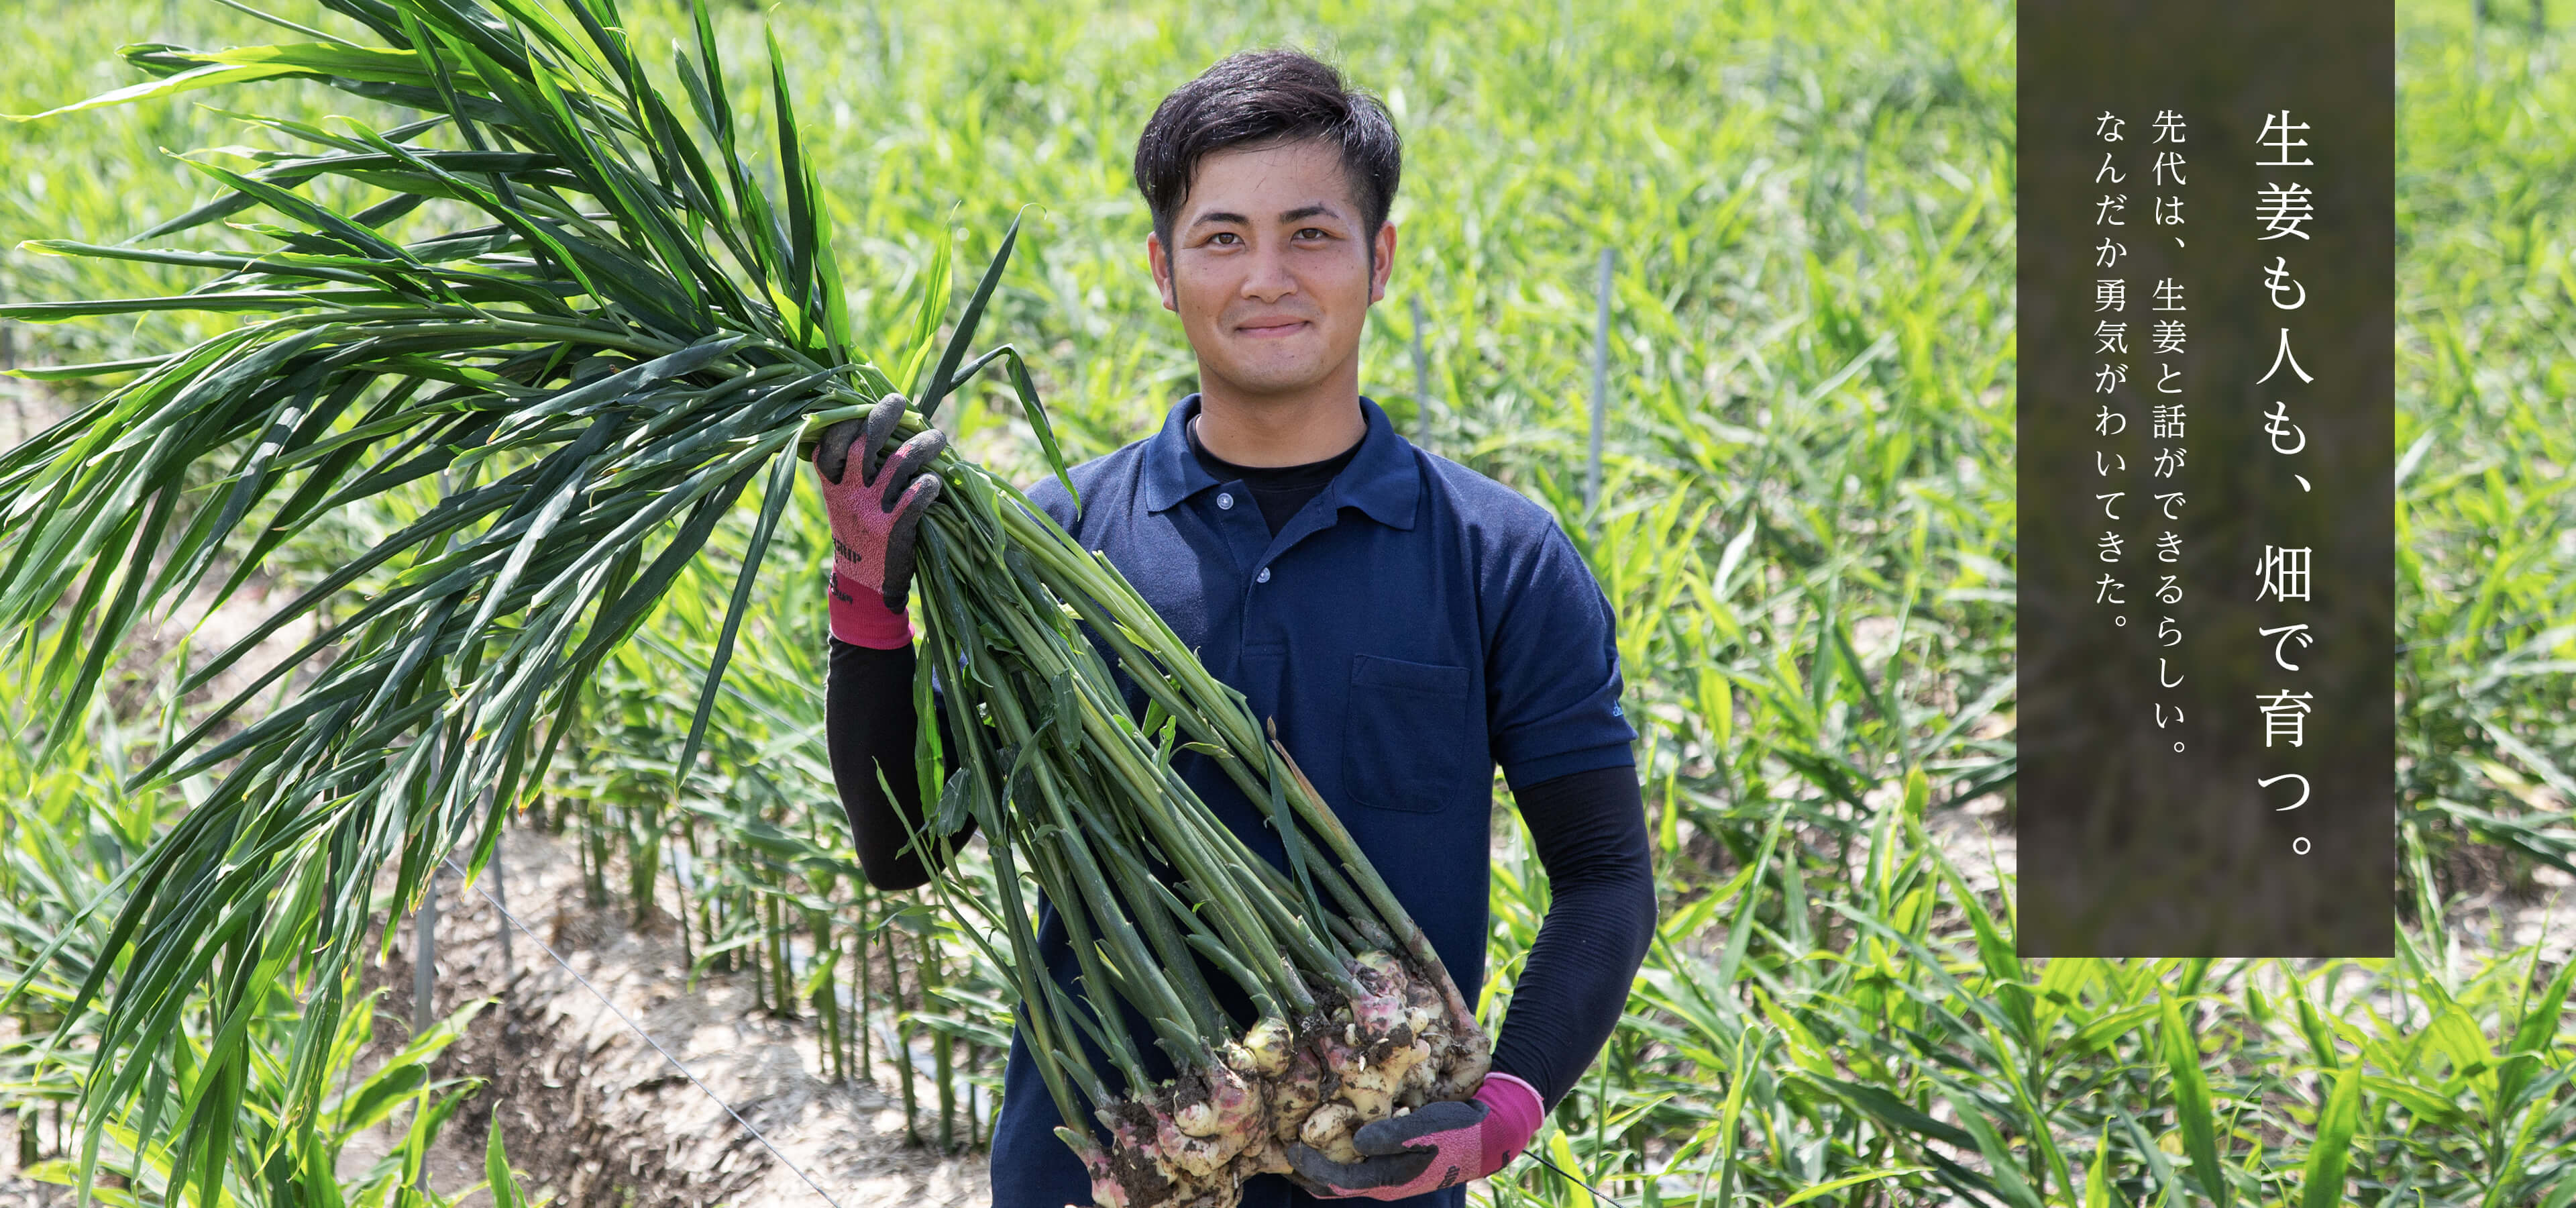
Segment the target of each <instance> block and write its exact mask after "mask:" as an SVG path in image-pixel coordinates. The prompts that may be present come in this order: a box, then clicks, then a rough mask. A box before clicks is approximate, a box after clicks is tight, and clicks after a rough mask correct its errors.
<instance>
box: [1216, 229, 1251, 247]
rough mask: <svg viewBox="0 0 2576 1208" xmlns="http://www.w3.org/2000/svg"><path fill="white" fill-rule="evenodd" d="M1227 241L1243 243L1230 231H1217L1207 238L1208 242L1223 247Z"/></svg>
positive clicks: (1239, 237)
mask: <svg viewBox="0 0 2576 1208" xmlns="http://www.w3.org/2000/svg"><path fill="white" fill-rule="evenodd" d="M1227 240H1232V241H1234V242H1236V243H1241V242H1243V238H1242V236H1239V235H1237V234H1235V233H1234V232H1232V231H1218V232H1217V233H1216V234H1213V235H1210V236H1208V242H1210V243H1214V244H1219V245H1223V244H1224V243H1225V242H1226V241H1227Z"/></svg>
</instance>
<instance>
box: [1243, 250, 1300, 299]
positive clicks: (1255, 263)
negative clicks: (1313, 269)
mask: <svg viewBox="0 0 2576 1208" xmlns="http://www.w3.org/2000/svg"><path fill="white" fill-rule="evenodd" d="M1286 251H1287V249H1286V248H1285V247H1284V246H1282V245H1280V244H1278V243H1265V244H1263V245H1262V246H1260V247H1258V248H1255V249H1253V253H1252V271H1251V272H1249V273H1246V274H1245V275H1244V278H1243V296H1244V297H1246V298H1250V299H1255V300H1257V301H1260V302H1263V303H1265V304H1266V303H1271V302H1276V301H1278V300H1279V299H1281V298H1284V297H1286V296H1288V295H1289V294H1292V293H1295V292H1296V290H1297V279H1296V278H1295V277H1294V276H1292V275H1290V274H1289V272H1288V257H1287V254H1286Z"/></svg>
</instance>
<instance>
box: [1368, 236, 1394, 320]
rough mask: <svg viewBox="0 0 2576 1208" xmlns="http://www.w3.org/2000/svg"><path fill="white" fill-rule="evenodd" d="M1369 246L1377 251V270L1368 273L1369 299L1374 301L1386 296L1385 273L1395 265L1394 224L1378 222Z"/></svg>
mask: <svg viewBox="0 0 2576 1208" xmlns="http://www.w3.org/2000/svg"><path fill="white" fill-rule="evenodd" d="M1369 246H1370V247H1371V248H1372V249H1374V250H1375V251H1376V253H1377V271H1376V272H1373V273H1371V274H1369V301H1370V302H1371V303H1375V302H1378V301H1379V300H1381V299H1383V298H1385V297H1386V277H1387V273H1388V272H1389V271H1390V270H1392V269H1394V267H1395V224H1394V223H1392V222H1384V223H1380V224H1378V228H1377V234H1376V235H1375V236H1374V237H1372V238H1371V239H1370V240H1369Z"/></svg>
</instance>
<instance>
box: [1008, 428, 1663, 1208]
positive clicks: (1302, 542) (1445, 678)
mask: <svg viewBox="0 0 2576 1208" xmlns="http://www.w3.org/2000/svg"><path fill="white" fill-rule="evenodd" d="M1359 407H1360V410H1361V412H1362V414H1363V415H1364V417H1365V418H1366V420H1367V423H1368V432H1367V435H1366V436H1364V437H1362V438H1361V441H1360V445H1359V448H1358V451H1357V452H1356V453H1355V454H1353V456H1352V458H1351V461H1350V463H1349V464H1348V465H1347V466H1345V467H1344V468H1343V469H1342V472H1341V473H1340V474H1339V475H1337V476H1335V478H1334V479H1333V481H1332V482H1331V483H1329V484H1327V485H1326V486H1325V487H1324V489H1323V490H1322V491H1320V492H1318V493H1317V494H1316V496H1315V497H1314V498H1313V499H1311V500H1309V501H1308V502H1307V504H1306V506H1305V507H1304V508H1303V509H1302V510H1301V511H1299V512H1298V513H1297V514H1296V515H1295V516H1293V517H1291V518H1290V519H1289V520H1288V522H1287V524H1286V525H1285V526H1283V527H1282V528H1281V529H1280V530H1279V532H1278V534H1277V535H1276V536H1273V535H1272V534H1271V532H1270V529H1269V526H1268V525H1267V524H1266V523H1264V521H1263V520H1262V517H1261V512H1260V509H1259V507H1258V506H1257V505H1256V504H1255V502H1254V500H1253V497H1252V495H1251V492H1250V491H1249V490H1248V489H1247V488H1246V487H1245V485H1244V484H1243V483H1242V482H1240V481H1234V482H1220V481H1218V480H1217V479H1216V478H1215V477H1214V476H1213V475H1211V474H1209V473H1208V471H1207V470H1206V469H1205V468H1203V467H1202V466H1201V465H1200V464H1199V461H1198V459H1197V458H1196V457H1195V456H1193V455H1192V453H1191V451H1190V447H1189V443H1188V439H1187V437H1186V435H1185V434H1184V425H1186V424H1187V423H1188V422H1189V420H1190V418H1191V417H1192V416H1194V415H1196V414H1197V413H1198V410H1199V396H1198V395H1196V394H1192V395H1190V396H1188V397H1186V398H1184V399H1182V400H1181V401H1180V402H1179V403H1178V404H1176V405H1175V406H1173V408H1172V410H1171V413H1170V414H1169V415H1168V416H1167V417H1166V418H1165V420H1164V422H1163V427H1162V429H1161V430H1160V431H1159V432H1157V433H1155V434H1154V435H1152V436H1150V437H1147V438H1145V439H1144V440H1140V441H1138V442H1136V443H1134V444H1131V445H1128V446H1126V447H1125V448H1122V449H1119V450H1118V451H1116V452H1114V453H1110V454H1108V455H1107V456H1104V457H1100V458H1095V459H1093V460H1091V461H1088V462H1084V463H1083V464H1081V465H1079V466H1076V467H1073V469H1072V471H1071V474H1070V477H1071V478H1072V479H1073V482H1074V485H1075V486H1076V487H1077V488H1079V489H1080V491H1081V493H1082V507H1081V511H1080V513H1079V514H1078V515H1077V514H1076V512H1075V510H1074V505H1073V500H1072V499H1071V498H1070V497H1069V496H1068V495H1067V494H1066V492H1065V490H1064V488H1063V486H1062V485H1061V484H1059V483H1057V482H1056V481H1055V480H1054V479H1053V478H1051V477H1050V478H1047V479H1045V480H1043V481H1041V482H1040V483H1039V484H1038V485H1037V486H1036V487H1034V488H1032V489H1031V490H1030V491H1029V492H1028V494H1029V497H1030V499H1031V501H1032V502H1035V503H1036V504H1038V505H1039V506H1040V507H1042V508H1044V509H1045V510H1046V512H1047V514H1048V515H1050V516H1052V517H1054V518H1055V521H1056V522H1057V523H1058V524H1060V525H1062V526H1064V528H1065V530H1066V531H1067V532H1068V533H1071V534H1072V535H1073V536H1074V538H1075V539H1076V540H1078V541H1079V542H1080V543H1081V544H1082V545H1083V547H1084V548H1086V549H1094V550H1099V551H1101V552H1102V553H1103V554H1105V555H1106V556H1107V558H1108V559H1109V561H1110V563H1111V564H1112V565H1114V566H1116V567H1117V568H1118V570H1119V572H1120V573H1121V574H1123V575H1125V576H1126V577H1127V580H1128V581H1129V582H1130V583H1132V584H1134V585H1135V587H1136V590H1137V591H1138V592H1139V593H1141V594H1142V595H1143V596H1144V598H1145V600H1146V601H1147V602H1148V603H1150V604H1152V605H1153V607H1154V610H1155V611H1156V612H1157V613H1160V614H1161V615H1162V617H1163V619H1164V620H1165V622H1167V623H1168V624H1170V626H1171V627H1172V631H1173V632H1174V633H1175V634H1177V635H1178V636H1179V637H1180V639H1181V641H1182V642H1183V643H1184V644H1186V645H1188V646H1189V647H1190V648H1192V649H1194V650H1196V651H1197V652H1198V655H1199V660H1200V662H1202V663H1203V664H1205V665H1206V667H1207V669H1208V671H1209V672H1210V673H1211V674H1212V675H1214V676H1215V677H1216V678H1217V679H1219V680H1221V681H1223V682H1224V683H1226V684H1227V685H1229V686H1231V687H1233V688H1234V689H1236V690H1237V691H1240V692H1242V693H1243V694H1244V697H1245V699H1246V700H1247V701H1248V702H1249V703H1250V705H1251V707H1252V710H1253V714H1254V716H1256V717H1259V718H1262V719H1264V720H1275V721H1276V723H1277V725H1278V733H1279V738H1280V741H1281V742H1282V744H1284V745H1285V746H1286V747H1287V748H1288V753H1289V754H1290V755H1291V756H1292V757H1294V758H1295V759H1296V761H1297V764H1298V766H1299V767H1300V768H1302V769H1303V770H1304V771H1305V773H1306V775H1307V777H1308V778H1309V779H1311V780H1312V781H1313V782H1314V785H1315V788H1316V790H1317V791H1318V792H1319V793H1320V794H1322V796H1323V798H1324V800H1325V801H1326V802H1327V803H1328V804H1329V805H1331V806H1332V808H1333V811H1334V813H1335V814H1336V815H1337V816H1338V817H1339V818H1340V819H1341V820H1342V822H1343V824H1344V825H1345V826H1347V827H1348V828H1349V829H1350V832H1351V835H1352V837H1353V838H1354V839H1355V840H1356V841H1357V842H1358V843H1359V845H1360V848H1361V850H1362V851H1363V852H1364V853H1365V854H1366V855H1367V856H1368V858H1369V861H1370V863H1371V864H1372V865H1374V866H1375V867H1376V868H1377V870H1378V872H1379V874H1380V875H1381V876H1383V877H1385V879H1386V881H1387V884H1388V886H1389V888H1390V889H1392V890H1393V892H1394V893H1395V895H1396V897H1397V899H1398V900H1399V901H1401V902H1402V903H1403V904H1404V908H1405V910H1406V911H1407V912H1409V913H1411V914H1412V916H1413V918H1414V921H1415V922H1416V923H1417V924H1419V925H1420V926H1421V927H1422V929H1423V932H1424V934H1425V935H1426V936H1427V937H1428V938H1429V939H1430V941H1431V944H1432V947H1433V948H1434V949H1435V950H1437V951H1438V952H1439V954H1440V959H1441V961H1442V962H1443V963H1444V964H1445V965H1447V966H1448V970H1449V975H1450V977H1451V978H1453V979H1454V980H1455V981H1456V982H1457V983H1458V988H1459V990H1460V992H1461V993H1462V994H1464V995H1465V996H1466V999H1467V1001H1468V1002H1470V1003H1473V1002H1474V1001H1476V996H1477V993H1478V991H1479V989H1480V988H1481V987H1482V985H1483V984H1484V971H1485V969H1484V958H1485V938H1486V929H1487V914H1486V906H1487V895H1488V871H1489V860H1490V857H1489V848H1488V842H1489V834H1490V831H1489V827H1490V825H1491V811H1492V806H1493V777H1494V770H1495V769H1496V768H1497V767H1500V768H1501V769H1502V772H1503V776H1504V779H1505V780H1506V781H1507V782H1508V783H1510V784H1511V785H1513V786H1514V787H1516V788H1517V787H1520V786H1525V785H1531V784H1536V783H1539V782H1541V781H1545V780H1550V779H1553V778H1555V777H1558V776H1565V775H1569V774H1572V773H1575V772H1587V771H1592V770H1595V769H1599V768H1607V767H1618V766H1624V765H1629V764H1633V763H1634V762H1635V756H1634V753H1633V752H1632V750H1631V749H1630V744H1631V743H1632V742H1634V741H1635V739H1636V736H1637V735H1636V731H1635V730H1634V729H1633V728H1632V727H1631V726H1630V725H1629V724H1628V722H1627V719H1626V718H1625V717H1624V716H1622V714H1621V709H1620V703H1619V698H1620V693H1621V689H1622V680H1621V677H1620V673H1619V652H1618V642H1617V635H1616V621H1615V616H1614V614H1613V612H1612V611H1611V608H1610V604H1609V601H1608V600H1607V599H1606V598H1605V597H1604V596H1603V595H1602V592H1601V588H1600V585H1599V584H1598V583H1597V582H1595V581H1594V579H1593V577H1592V573H1591V570H1590V568H1589V567H1587V566H1586V565H1585V564H1584V562H1583V559H1582V557H1581V555H1579V554H1578V553H1576V552H1575V549H1574V545H1573V543H1572V542H1571V541H1569V540H1567V538H1566V536H1565V533H1564V531H1563V530H1562V529H1560V528H1559V527H1558V525H1557V523H1556V521H1555V518H1554V517H1552V516H1550V515H1549V514H1548V513H1547V511H1546V510H1545V509H1543V508H1541V507H1539V506H1538V505H1537V504H1535V503H1532V502H1530V501H1529V500H1527V499H1524V498H1522V497H1521V496H1520V495H1518V494H1516V493H1514V492H1513V491H1512V490H1510V489H1509V488H1507V487H1504V486H1503V485H1501V484H1500V483H1497V482H1495V481H1493V480H1492V479H1489V478H1487V477H1485V476H1484V475H1481V474H1478V473H1476V472H1475V471H1473V470H1470V469H1468V468H1466V467H1465V466H1461V465H1459V464H1458V463H1456V462H1453V461H1450V460H1448V459H1446V458H1443V457H1439V456H1437V455H1434V454H1432V453H1429V452H1426V451H1424V450H1422V449H1419V448H1416V447H1415V446H1413V445H1412V444H1410V443H1408V442H1407V441H1406V440H1405V439H1404V438H1403V437H1401V436H1399V435H1397V434H1396V432H1395V429H1394V426H1393V425H1392V424H1390V423H1389V422H1388V420H1387V417H1386V413H1385V411H1383V410H1381V409H1380V408H1379V407H1378V405H1377V404H1376V403H1375V402H1374V401H1372V400H1370V399H1368V398H1366V397H1365V396H1363V397H1362V398H1361V399H1360V400H1359ZM1104 655H1105V656H1106V657H1109V660H1110V663H1111V665H1112V666H1113V667H1114V666H1116V661H1115V658H1114V656H1107V655H1106V652H1104ZM1121 687H1122V688H1123V689H1124V690H1125V691H1126V692H1127V694H1128V703H1129V707H1130V708H1131V710H1133V711H1135V712H1136V713H1138V714H1140V715H1141V713H1142V711H1143V697H1142V694H1141V693H1140V692H1138V691H1137V690H1136V689H1135V688H1134V687H1133V685H1130V684H1125V683H1123V682H1122V685H1121ZM1173 767H1174V770H1176V771H1177V772H1179V773H1180V775H1181V776H1182V778H1183V779H1184V780H1186V781H1187V782H1188V783H1189V785H1190V787H1191V788H1192V789H1194V790H1196V791H1197V793H1198V795H1199V796H1200V798H1201V799H1202V800H1204V801H1206V802H1207V803H1208V805H1209V807H1210V808H1211V809H1213V810H1214V811H1215V812H1216V814H1217V816H1218V817H1219V818H1222V819H1223V820H1224V821H1225V822H1226V824H1227V825H1228V826H1230V827H1231V828H1232V829H1233V830H1234V832H1235V833H1236V834H1237V835H1239V836H1241V837H1242V838H1243V840H1244V842H1245V844H1246V845H1247V846H1249V847H1250V848H1251V849H1252V850H1254V851H1256V852H1259V853H1261V854H1262V855H1263V856H1264V857H1265V858H1267V859H1269V860H1270V861H1271V862H1272V863H1273V864H1276V865H1280V866H1282V867H1285V862H1286V855H1285V853H1284V851H1283V850H1282V849H1281V847H1280V845H1279V840H1278V836H1277V834H1276V833H1274V832H1272V831H1271V830H1270V829H1269V827H1268V825H1267V824H1266V822H1265V821H1264V819H1263V816H1262V813H1261V811H1260V810H1259V809H1258V808H1257V807H1256V806H1254V805H1253V803H1252V802H1251V801H1250V800H1248V799H1246V798H1245V797H1244V795H1243V792H1242V790H1241V789H1239V788H1237V787H1236V786H1235V784H1234V782H1233V781H1232V780H1231V779H1229V778H1228V777H1227V776H1226V775H1225V773H1224V772H1223V771H1222V770H1221V769H1220V768H1218V767H1217V766H1216V764H1215V763H1214V761H1212V760H1210V759H1208V758H1206V757H1205V756H1201V755H1197V754H1183V755H1181V756H1179V757H1178V758H1176V759H1175V760H1174V761H1173ZM1038 938H1039V947H1040V951H1041V954H1042V955H1043V956H1044V957H1045V958H1046V960H1047V963H1048V965H1049V967H1050V969H1051V970H1053V971H1054V972H1055V974H1056V976H1057V979H1058V980H1059V981H1060V982H1062V983H1063V984H1065V985H1066V986H1067V987H1068V988H1069V989H1070V988H1071V987H1073V986H1074V985H1075V982H1074V978H1073V974H1074V973H1075V971H1076V970H1075V965H1074V961H1073V956H1072V951H1071V948H1070V945H1069V944H1068V943H1067V941H1066V938H1065V932H1064V928H1063V926H1062V924H1061V923H1060V922H1059V921H1058V920H1057V919H1056V918H1055V915H1054V912H1053V910H1052V909H1047V910H1043V911H1042V918H1041V920H1040V930H1039V937H1038ZM1211 982H1212V983H1216V986H1215V988H1218V989H1219V990H1220V992H1221V993H1222V991H1223V990H1224V989H1225V988H1226V987H1227V985H1228V983H1227V979H1225V978H1223V977H1221V976H1220V977H1212V978H1211ZM1130 1023H1131V1025H1139V1026H1133V1027H1131V1030H1132V1031H1133V1032H1134V1033H1135V1034H1136V1035H1137V1036H1138V1037H1139V1041H1138V1048H1139V1049H1140V1050H1142V1051H1143V1052H1144V1055H1145V1057H1146V1059H1147V1066H1148V1070H1149V1072H1151V1073H1153V1074H1155V1075H1156V1076H1163V1075H1167V1074H1168V1073H1169V1069H1170V1067H1169V1065H1168V1063H1167V1062H1162V1061H1160V1060H1159V1058H1160V1057H1161V1054H1160V1051H1159V1050H1157V1049H1154V1048H1153V1046H1152V1045H1151V1044H1150V1042H1149V1041H1148V1040H1147V1039H1146V1038H1147V1037H1149V1036H1150V1033H1149V1032H1147V1031H1146V1030H1145V1029H1144V1028H1142V1027H1141V1021H1136V1020H1133V1019H1131V1020H1130ZM1085 1044H1086V1048H1088V1047H1089V1045H1088V1042H1087V1041H1086V1042H1085ZM1093 1060H1094V1062H1095V1066H1096V1068H1099V1069H1101V1070H1102V1072H1103V1073H1104V1075H1110V1076H1112V1077H1114V1074H1112V1073H1111V1071H1110V1069H1109V1067H1108V1066H1107V1065H1106V1063H1105V1062H1104V1061H1102V1060H1101V1058H1100V1057H1099V1055H1098V1054H1097V1053H1094V1054H1093ZM1113 1085H1114V1084H1113ZM1058 1123H1059V1120H1058V1119H1057V1112H1056V1109H1055V1104H1054V1101H1053V1100H1052V1099H1050V1098H1049V1097H1048V1095H1047V1093H1046V1089H1045V1085H1044V1083H1042V1082H1041V1081H1040V1080H1039V1078H1038V1076H1037V1073H1036V1070H1035V1069H1034V1067H1033V1066H1031V1064H1030V1058H1029V1056H1028V1053H1027V1051H1026V1048H1025V1041H1024V1040H1023V1039H1022V1038H1020V1037H1019V1036H1017V1035H1015V1036H1014V1037H1013V1041H1012V1049H1011V1059H1010V1065H1009V1067H1008V1071H1007V1073H1006V1075H1005V1082H1004V1090H1003V1101H1002V1118H1001V1121H1000V1123H999V1125H998V1126H997V1127H996V1129H995V1131H994V1136H993V1156H992V1173H993V1193H994V1201H993V1202H994V1205H995V1208H1062V1206H1063V1205H1067V1204H1082V1203H1085V1202H1087V1201H1088V1199H1089V1197H1090V1183H1089V1180H1088V1179H1087V1178H1086V1177H1085V1176H1084V1174H1083V1172H1082V1167H1081V1164H1080V1163H1079V1162H1078V1161H1077V1160H1076V1159H1075V1157H1074V1154H1073V1152H1072V1151H1071V1150H1070V1149H1068V1148H1066V1146H1065V1144H1064V1142H1063V1141H1062V1140H1061V1139H1059V1138H1057V1137H1056V1136H1055V1135H1054V1131H1053V1130H1054V1129H1055V1127H1056V1125H1057V1124H1058ZM1094 1131H1095V1132H1099V1130H1098V1129H1097V1126H1096V1125H1094ZM1101 1135H1103V1136H1104V1137H1105V1135H1106V1134H1105V1133H1101ZM1464 1197H1465V1192H1464V1189H1463V1188H1451V1189H1449V1190H1447V1191H1443V1192H1436V1193H1433V1194H1431V1195H1427V1196H1420V1197H1415V1198H1413V1199H1408V1200H1404V1201H1399V1202H1400V1203H1402V1204H1406V1205H1420V1206H1422V1208H1430V1206H1432V1205H1441V1206H1455V1205H1459V1204H1463V1203H1464ZM1320 1202H1324V1201H1316V1200H1313V1199H1311V1198H1310V1197H1308V1196H1306V1195H1305V1194H1304V1193H1303V1192H1302V1191H1299V1190H1298V1189H1297V1188H1295V1187H1294V1186H1293V1185H1292V1184H1290V1183H1288V1182H1287V1181H1286V1180H1285V1179H1283V1178H1281V1177H1279V1176H1275V1175H1265V1176H1262V1177H1260V1178H1257V1179H1254V1180H1251V1181H1249V1182H1247V1183H1246V1184H1245V1185H1244V1197H1243V1204H1244V1205H1245V1208H1285V1206H1288V1205H1303V1204H1309V1203H1320ZM1331 1202H1333V1203H1345V1202H1348V1201H1338V1200H1336V1201H1331Z"/></svg>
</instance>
